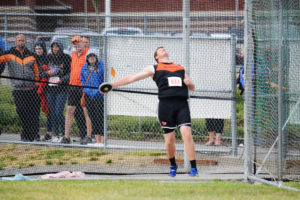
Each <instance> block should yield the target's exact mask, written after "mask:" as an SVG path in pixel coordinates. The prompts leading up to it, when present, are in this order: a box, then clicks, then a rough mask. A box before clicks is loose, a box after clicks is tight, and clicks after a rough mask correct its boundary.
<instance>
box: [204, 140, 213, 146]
mask: <svg viewBox="0 0 300 200" xmlns="http://www.w3.org/2000/svg"><path fill="white" fill-rule="evenodd" d="M205 145H206V146H213V145H214V141H208V142H206V143H205Z"/></svg>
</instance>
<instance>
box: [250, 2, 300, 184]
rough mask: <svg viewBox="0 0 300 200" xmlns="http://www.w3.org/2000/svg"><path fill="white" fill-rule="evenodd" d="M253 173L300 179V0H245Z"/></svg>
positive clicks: (275, 178) (261, 175)
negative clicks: (299, 56)
mask: <svg viewBox="0 0 300 200" xmlns="http://www.w3.org/2000/svg"><path fill="white" fill-rule="evenodd" d="M247 7H248V8H247V10H248V12H247V14H246V15H247V20H246V23H245V25H246V30H247V42H246V41H245V46H247V47H246V52H247V59H246V62H247V67H246V104H245V105H246V107H245V110H246V115H245V116H247V117H246V118H245V120H246V121H247V122H246V123H245V129H246V132H247V136H246V135H245V140H246V141H247V142H246V144H247V149H246V150H247V153H246V162H247V167H248V169H247V170H246V171H248V175H249V177H251V178H253V179H255V180H257V179H268V180H272V181H282V180H286V179H288V180H299V175H300V171H299V169H300V168H299V155H300V148H299V138H300V132H299V130H300V129H299V128H300V125H299V113H300V106H299V87H298V85H299V59H298V54H299V39H300V32H299V23H298V21H299V2H298V1H293V0H289V1H279V0H278V1H277V0H272V1H248V2H247Z"/></svg>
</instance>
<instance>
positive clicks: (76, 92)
mask: <svg viewBox="0 0 300 200" xmlns="http://www.w3.org/2000/svg"><path fill="white" fill-rule="evenodd" d="M71 42H72V44H73V46H74V48H75V51H73V53H72V61H71V74H70V83H69V84H70V85H74V86H81V82H80V73H81V68H82V66H83V65H84V64H85V59H86V54H87V52H88V50H89V49H88V48H86V47H85V43H84V42H83V39H82V37H80V36H75V37H73V38H72V40H71ZM81 96H82V88H80V87H69V90H68V107H67V112H66V122H65V136H64V137H63V139H62V140H61V143H64V144H69V143H71V140H70V130H71V126H72V122H73V118H74V113H75V110H76V112H78V113H77V114H75V119H76V122H77V125H78V128H79V132H80V137H81V141H84V138H85V135H86V134H85V130H87V135H88V136H89V137H90V136H91V132H92V125H91V120H90V118H89V116H88V112H87V109H86V107H81V105H80V99H81ZM83 115H84V117H85V121H86V124H85V123H84V117H83Z"/></svg>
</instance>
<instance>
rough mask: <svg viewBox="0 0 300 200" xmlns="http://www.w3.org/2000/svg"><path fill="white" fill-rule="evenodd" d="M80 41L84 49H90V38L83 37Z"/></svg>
mask: <svg viewBox="0 0 300 200" xmlns="http://www.w3.org/2000/svg"><path fill="white" fill-rule="evenodd" d="M82 39H83V43H84V45H85V47H86V48H88V49H90V47H91V39H90V37H88V36H83V37H82Z"/></svg>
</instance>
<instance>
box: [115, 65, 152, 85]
mask: <svg viewBox="0 0 300 200" xmlns="http://www.w3.org/2000/svg"><path fill="white" fill-rule="evenodd" d="M153 75H154V67H153V65H150V66H147V67H145V68H144V69H143V70H142V71H140V72H139V73H137V74H132V75H128V76H125V77H123V78H121V79H119V80H117V81H115V82H113V83H112V84H111V85H112V86H113V87H118V86H123V85H128V84H130V83H133V82H136V81H139V80H143V79H145V78H148V77H152V76H153Z"/></svg>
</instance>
